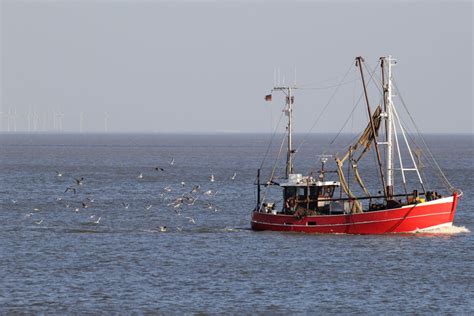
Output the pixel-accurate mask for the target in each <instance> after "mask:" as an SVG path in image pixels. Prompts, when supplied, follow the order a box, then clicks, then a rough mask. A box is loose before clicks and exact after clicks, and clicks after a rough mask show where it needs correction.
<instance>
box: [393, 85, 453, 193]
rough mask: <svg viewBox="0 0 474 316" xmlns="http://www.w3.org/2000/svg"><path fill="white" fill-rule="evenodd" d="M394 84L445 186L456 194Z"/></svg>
mask: <svg viewBox="0 0 474 316" xmlns="http://www.w3.org/2000/svg"><path fill="white" fill-rule="evenodd" d="M393 84H394V86H395V89H397V92H398V96H399V97H400V101H401V103H402V105H403V107H404V108H405V111H406V112H407V114H408V116H409V118H410V120H411V122H412V123H413V126H414V127H415V129H416V131H417V133H418V136H419V137H420V139H421V141H422V143H423V145H424V146H425V148H426V151H427V152H428V154H429V155H430V157H431V159H432V161H433V162H434V163H435V165H436V167H437V168H438V171H439V173H440V175H441V176H442V177H443V179H444V181H445V184H446V185H447V188H448V190H451V192H455V191H456V190H457V189H456V188H455V187H454V186H453V185H452V184H451V182H450V181H449V180H448V178H447V177H446V175H445V174H444V172H443V170H441V167H440V166H439V164H438V162H437V161H436V159H435V158H434V156H433V153H432V152H431V150H430V148H429V147H428V145H427V144H426V141H425V139H424V137H423V135H422V134H421V131H420V129H419V128H418V125H416V123H415V120H414V119H413V117H412V116H411V114H410V112H409V111H408V108H407V106H406V105H405V101H404V100H403V97H402V95H401V93H400V90H399V89H398V86H397V83H396V81H395V80H393Z"/></svg>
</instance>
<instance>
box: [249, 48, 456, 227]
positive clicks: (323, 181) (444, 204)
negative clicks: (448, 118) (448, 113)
mask: <svg viewBox="0 0 474 316" xmlns="http://www.w3.org/2000/svg"><path fill="white" fill-rule="evenodd" d="M364 64H365V61H364V59H363V58H362V57H357V58H356V62H355V66H356V71H357V68H358V71H357V72H358V73H359V74H358V76H359V75H360V79H358V80H360V81H362V87H363V93H361V98H362V96H363V99H365V102H364V103H365V106H364V107H366V110H364V111H365V112H366V113H367V117H368V123H367V126H366V128H365V129H364V130H363V131H362V132H361V134H359V135H358V137H357V138H356V139H357V140H356V141H354V142H352V143H350V145H349V147H348V149H347V151H346V152H344V153H342V154H340V153H336V154H334V155H329V154H326V153H325V154H324V155H321V156H320V163H321V167H320V168H319V167H318V168H319V170H317V172H315V173H313V172H312V173H310V174H308V175H303V174H301V173H297V172H296V171H295V168H294V166H293V159H294V155H295V154H296V153H297V150H295V148H294V147H293V139H292V137H293V135H292V131H293V106H294V92H295V90H297V89H298V86H284V85H275V87H274V88H273V89H272V91H271V94H269V95H267V96H266V97H265V100H267V101H271V100H272V94H273V93H274V92H283V93H284V96H285V102H284V104H285V107H284V110H283V111H284V113H285V114H286V116H287V118H288V123H287V125H286V128H285V134H284V140H283V142H282V148H284V146H283V145H284V142H286V144H287V150H286V151H287V152H286V165H285V172H284V176H282V177H281V178H277V177H275V170H272V172H271V175H270V177H269V179H268V180H267V181H261V170H260V169H258V172H257V178H256V183H255V184H256V188H257V194H256V195H257V203H256V207H255V209H254V210H253V211H252V219H251V227H252V229H253V230H255V231H263V230H270V231H282V232H304V233H324V234H340V233H343V234H387V233H411V232H419V231H429V230H433V229H437V228H442V227H445V226H451V225H452V223H453V220H454V216H455V213H456V206H457V204H458V200H459V198H460V197H461V196H462V192H461V191H460V190H457V189H455V188H454V187H453V186H452V185H451V184H450V183H449V181H448V179H447V178H446V176H445V175H444V173H443V172H442V171H441V168H439V164H438V163H437V162H436V166H437V167H438V169H439V172H441V175H442V178H444V179H445V182H446V183H447V189H446V192H447V193H446V194H442V193H439V192H438V191H436V192H435V191H434V190H430V189H429V188H428V187H427V185H426V184H425V182H424V181H423V176H422V173H423V172H422V170H420V169H421V166H420V162H419V161H417V159H416V157H418V156H417V155H416V153H415V152H414V151H413V150H412V148H411V145H410V142H409V140H408V139H409V138H410V135H409V133H407V131H406V130H405V127H404V124H403V123H402V121H401V119H400V116H399V114H398V112H397V108H396V106H395V104H394V102H393V100H392V99H393V98H394V92H393V91H394V82H393V78H392V66H394V65H395V64H396V60H395V59H394V58H392V56H387V57H381V58H380V59H379V61H378V62H377V69H378V68H379V66H380V76H381V80H380V84H381V89H380V91H381V94H382V97H381V105H378V106H377V107H376V108H375V110H373V111H372V109H371V106H370V102H369V96H368V89H367V88H368V87H367V82H366V81H365V78H364V69H366V71H368V68H367V66H365V67H364ZM377 73H378V71H377ZM397 93H398V89H397ZM402 102H403V101H402ZM403 103H404V102H403ZM403 105H404V104H403ZM382 126H383V127H382ZM423 142H424V140H423ZM402 143H403V148H405V150H401V149H400V147H401V144H402ZM424 144H425V145H426V142H424ZM427 150H429V148H428V147H427ZM369 151H372V152H373V153H374V154H373V155H374V156H376V159H374V161H375V163H374V166H373V168H375V169H376V173H377V175H378V177H379V179H380V181H379V182H380V186H379V187H378V188H375V190H374V189H372V190H370V189H368V188H367V187H366V186H365V184H364V181H363V180H362V178H363V177H362V176H361V173H360V172H359V168H358V164H359V162H360V161H361V159H363V158H364V157H366V154H367V153H368V152H369ZM395 153H396V154H397V155H396V156H395ZM402 154H407V156H408V157H405V158H404V159H402ZM429 154H430V155H431V157H432V154H431V151H429ZM432 158H433V160H434V157H432ZM396 159H397V163H395V160H396ZM434 161H435V160H434ZM331 162H333V165H334V168H333V169H330V167H328V165H329V163H331ZM318 164H319V162H318ZM395 172H400V173H401V177H400V175H399V174H398V175H397V182H399V183H397V186H396V185H395V183H394V182H395V181H394V179H395V178H396V177H395ZM408 173H411V174H412V175H413V177H415V178H416V179H417V182H418V183H417V185H416V186H414V187H408V186H409V185H411V183H410V182H408V181H407V174H408ZM331 175H333V176H332V177H333V179H331ZM349 177H350V178H352V177H353V178H354V179H355V180H353V181H352V183H353V186H354V185H356V186H357V188H358V191H359V192H363V194H359V195H357V194H356V193H354V190H353V187H351V186H350V182H351V181H350V178H349ZM399 178H401V181H398V179H399ZM270 187H274V188H275V187H276V188H278V189H280V190H281V191H282V192H281V193H280V194H281V197H282V198H281V199H280V198H278V199H275V200H274V201H272V200H270V199H269V198H268V196H267V194H266V191H267V190H268V189H269V188H270ZM374 192H375V193H374ZM443 193H444V192H443ZM277 200H279V201H277Z"/></svg>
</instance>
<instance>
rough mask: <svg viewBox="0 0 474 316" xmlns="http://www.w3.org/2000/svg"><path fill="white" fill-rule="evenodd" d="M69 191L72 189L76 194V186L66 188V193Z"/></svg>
mask: <svg viewBox="0 0 474 316" xmlns="http://www.w3.org/2000/svg"><path fill="white" fill-rule="evenodd" d="M67 191H72V193H74V194H76V188H73V187H69V188H66V190H65V191H64V193H66V192H67Z"/></svg>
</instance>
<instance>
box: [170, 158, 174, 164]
mask: <svg viewBox="0 0 474 316" xmlns="http://www.w3.org/2000/svg"><path fill="white" fill-rule="evenodd" d="M172 165H174V158H171V161H170V166H172Z"/></svg>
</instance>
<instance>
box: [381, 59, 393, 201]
mask: <svg viewBox="0 0 474 316" xmlns="http://www.w3.org/2000/svg"><path fill="white" fill-rule="evenodd" d="M384 60H386V61H387V69H388V71H387V72H388V76H387V77H388V78H387V83H386V87H384V91H385V92H386V99H387V101H386V102H385V113H386V122H387V124H385V128H386V131H385V134H386V135H387V157H386V168H387V195H388V196H389V197H391V196H392V195H393V140H392V134H393V132H392V125H393V122H392V121H393V114H392V107H393V103H392V65H393V64H392V62H393V61H394V60H393V59H392V56H391V55H388V57H385V58H383V59H382V65H383V64H384V62H383V61H384ZM382 67H383V66H382Z"/></svg>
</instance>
